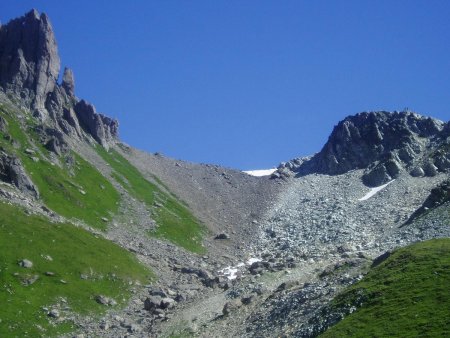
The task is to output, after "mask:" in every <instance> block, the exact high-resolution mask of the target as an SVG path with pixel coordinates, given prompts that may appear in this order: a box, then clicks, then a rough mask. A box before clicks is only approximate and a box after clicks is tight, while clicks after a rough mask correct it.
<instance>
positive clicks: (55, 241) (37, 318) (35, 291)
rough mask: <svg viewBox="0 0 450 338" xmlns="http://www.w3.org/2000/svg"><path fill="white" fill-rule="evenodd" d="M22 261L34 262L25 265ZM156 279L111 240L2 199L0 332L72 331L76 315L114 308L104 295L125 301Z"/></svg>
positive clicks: (38, 333)
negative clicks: (139, 285)
mask: <svg viewBox="0 0 450 338" xmlns="http://www.w3.org/2000/svg"><path fill="white" fill-rule="evenodd" d="M22 260H28V261H30V262H31V263H32V266H29V267H23V266H21V262H22ZM22 263H23V262H22ZM22 265H23V264H22ZM151 278H152V274H151V272H150V271H149V270H147V269H146V268H144V267H143V266H142V265H141V264H140V263H139V262H138V261H137V259H136V258H135V257H134V256H133V255H132V254H130V253H129V252H127V251H126V250H124V249H122V248H120V247H119V246H117V245H115V244H114V243H112V242H110V241H108V240H105V239H103V238H100V237H97V236H95V235H93V234H91V233H89V232H87V231H85V230H83V229H81V228H78V227H75V226H73V225H70V224H59V223H50V222H49V221H48V219H46V218H44V217H40V216H30V215H28V214H26V213H25V212H24V211H23V210H22V209H20V208H18V207H14V206H11V205H7V204H3V203H0V304H2V306H0V337H39V336H45V337H48V336H54V335H56V334H58V333H61V332H68V331H72V330H73V329H74V327H72V322H71V320H70V318H71V317H72V316H73V315H74V314H84V315H87V314H90V315H95V314H99V313H102V312H104V311H105V310H106V309H107V308H108V307H109V306H106V305H101V304H99V303H98V302H97V301H96V298H97V297H98V296H100V295H102V296H106V297H111V298H112V299H114V302H117V305H116V306H120V305H121V304H124V303H125V302H126V300H127V299H128V298H129V296H130V290H131V288H132V287H133V285H134V284H136V282H139V283H147V282H148V281H149V280H150V279H151ZM114 302H113V303H112V304H114ZM55 311H56V312H55Z"/></svg>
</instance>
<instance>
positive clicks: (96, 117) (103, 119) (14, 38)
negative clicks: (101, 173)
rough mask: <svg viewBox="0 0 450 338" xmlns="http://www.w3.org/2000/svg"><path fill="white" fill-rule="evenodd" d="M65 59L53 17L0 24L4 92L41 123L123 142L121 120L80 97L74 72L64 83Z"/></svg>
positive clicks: (31, 16)
mask: <svg viewBox="0 0 450 338" xmlns="http://www.w3.org/2000/svg"><path fill="white" fill-rule="evenodd" d="M59 70H60V59H59V55H58V48H57V45H56V40H55V35H54V33H53V28H52V25H51V24H50V21H49V19H48V17H47V15H45V14H44V13H43V14H39V13H38V11H36V10H35V9H33V10H31V11H30V12H28V13H27V14H25V15H24V16H22V17H20V18H18V19H14V20H11V21H10V22H8V23H7V24H6V25H3V26H0V90H3V91H4V92H6V93H8V94H11V95H13V96H15V98H16V99H17V100H18V101H19V102H20V104H21V105H23V106H25V107H28V108H29V109H30V110H32V111H33V113H35V115H36V116H37V117H39V118H40V119H41V121H44V120H47V119H48V123H49V124H52V125H53V126H54V127H56V128H57V129H58V130H60V131H62V132H63V133H64V134H67V135H72V136H76V137H82V130H84V132H85V133H86V134H88V135H90V136H92V137H93V138H94V139H95V140H96V141H97V142H98V143H100V144H101V145H103V146H105V147H107V146H108V144H109V143H111V142H114V141H115V140H116V139H117V138H118V125H119V124H118V122H117V120H114V119H111V118H109V117H107V116H104V115H102V114H98V113H97V112H96V110H95V108H94V106H93V105H92V104H89V103H87V102H85V101H84V100H81V101H79V100H78V99H77V98H76V97H75V81H74V75H73V72H72V70H71V69H69V68H65V69H64V73H63V79H62V83H61V85H58V83H57V80H58V75H59Z"/></svg>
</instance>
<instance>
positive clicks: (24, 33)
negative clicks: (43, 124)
mask: <svg viewBox="0 0 450 338" xmlns="http://www.w3.org/2000/svg"><path fill="white" fill-rule="evenodd" d="M59 70H60V59H59V55H58V48H57V44H56V40H55V35H54V33H53V28H52V25H51V23H50V21H49V20H48V17H47V15H45V14H41V15H40V14H39V13H38V12H37V11H36V10H34V9H33V10H31V11H30V12H28V13H27V14H25V15H24V16H22V17H20V18H17V19H15V20H12V21H10V22H9V23H7V24H6V25H3V26H1V27H0V86H1V87H3V88H4V90H5V91H6V92H7V93H10V94H13V95H15V96H17V97H19V98H20V99H21V101H22V102H23V103H24V104H25V105H26V106H28V107H29V108H30V109H33V110H35V111H36V113H38V114H39V115H41V116H42V117H45V101H46V99H47V95H48V94H49V93H51V92H52V91H53V90H54V88H55V85H56V83H57V79H58V75H59Z"/></svg>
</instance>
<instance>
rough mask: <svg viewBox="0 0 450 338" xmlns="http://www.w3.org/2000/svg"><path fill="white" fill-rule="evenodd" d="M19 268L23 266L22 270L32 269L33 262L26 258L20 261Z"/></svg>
mask: <svg viewBox="0 0 450 338" xmlns="http://www.w3.org/2000/svg"><path fill="white" fill-rule="evenodd" d="M19 266H21V267H22V268H27V269H30V268H32V267H33V262H32V261H30V260H29V259H26V258H24V259H21V260H20V261H19Z"/></svg>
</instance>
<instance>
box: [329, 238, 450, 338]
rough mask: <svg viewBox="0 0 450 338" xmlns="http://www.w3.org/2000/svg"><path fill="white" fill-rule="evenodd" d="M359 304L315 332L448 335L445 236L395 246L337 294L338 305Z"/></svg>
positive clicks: (448, 248) (449, 245)
mask: <svg viewBox="0 0 450 338" xmlns="http://www.w3.org/2000/svg"><path fill="white" fill-rule="evenodd" d="M358 298H359V299H362V300H363V303H362V306H361V307H360V308H359V309H357V310H356V311H355V312H353V313H351V314H350V315H348V316H347V317H345V318H344V319H343V320H342V321H340V322H339V323H337V324H336V325H335V326H333V327H331V328H330V329H328V330H327V331H326V332H325V333H324V334H322V335H321V337H327V338H328V337H448V336H449V335H450V239H435V240H430V241H426V242H421V243H417V244H414V245H411V246H408V247H405V248H402V249H398V250H397V251H395V252H394V253H393V254H392V255H391V256H390V257H389V258H388V259H387V260H386V261H384V262H383V263H381V264H380V265H378V266H377V267H375V268H373V269H371V271H370V272H369V273H368V274H367V276H365V277H364V278H363V279H362V280H361V281H360V282H358V283H356V284H355V285H353V286H352V287H350V288H349V289H348V290H346V291H345V292H344V293H342V294H341V295H339V296H338V297H337V298H336V299H335V300H334V301H333V306H335V307H337V308H339V307H343V306H345V305H346V304H347V305H348V304H354V303H355V300H356V299H358Z"/></svg>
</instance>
